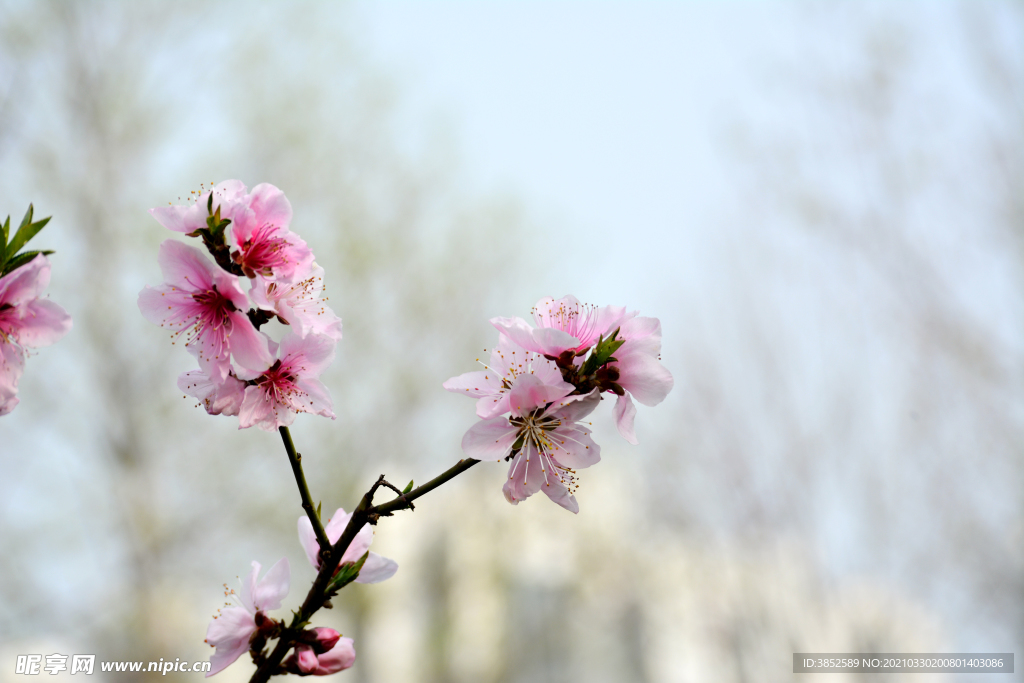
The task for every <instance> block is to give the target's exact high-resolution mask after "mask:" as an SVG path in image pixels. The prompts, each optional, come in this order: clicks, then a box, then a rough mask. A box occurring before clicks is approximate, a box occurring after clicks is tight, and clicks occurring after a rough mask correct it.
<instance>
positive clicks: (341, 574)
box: [327, 550, 370, 593]
mask: <svg viewBox="0 0 1024 683" xmlns="http://www.w3.org/2000/svg"><path fill="white" fill-rule="evenodd" d="M369 556H370V551H369V550H367V551H366V552H365V553H363V556H362V557H360V558H359V559H358V560H356V561H355V562H342V563H341V566H340V567H338V573H337V574H335V575H334V578H332V579H331V582H330V583H329V584H327V591H328V593H330V592H332V591H339V590H341V589H342V588H344V587H345V586H347V585H348V584H350V583H352V582H353V581H355V580H356V578H358V576H359V572H360V570H362V568H363V565H364V564H365V563H366V558H368V557H369Z"/></svg>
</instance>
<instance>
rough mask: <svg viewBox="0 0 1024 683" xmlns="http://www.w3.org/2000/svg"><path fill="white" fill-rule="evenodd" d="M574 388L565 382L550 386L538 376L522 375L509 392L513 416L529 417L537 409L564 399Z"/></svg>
mask: <svg viewBox="0 0 1024 683" xmlns="http://www.w3.org/2000/svg"><path fill="white" fill-rule="evenodd" d="M573 388H574V387H573V386H572V385H571V384H567V383H565V382H561V383H559V384H557V385H550V384H544V383H543V382H542V381H541V380H540V378H539V377H537V376H536V375H520V376H519V377H517V378H516V380H515V382H514V383H513V384H512V391H511V392H509V405H510V406H511V408H512V414H513V415H516V416H517V417H524V416H526V415H529V414H530V413H532V412H533V411H534V410H536V409H537V408H542V407H544V406H546V405H547V404H548V403H551V402H552V401H557V400H558V399H561V398H564V397H565V396H566V394H568V393H569V392H570V391H572V390H573Z"/></svg>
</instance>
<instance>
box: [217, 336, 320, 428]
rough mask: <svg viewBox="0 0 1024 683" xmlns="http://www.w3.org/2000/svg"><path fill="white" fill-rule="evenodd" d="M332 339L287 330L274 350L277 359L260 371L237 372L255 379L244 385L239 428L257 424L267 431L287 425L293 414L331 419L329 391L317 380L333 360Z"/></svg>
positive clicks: (243, 377)
mask: <svg viewBox="0 0 1024 683" xmlns="http://www.w3.org/2000/svg"><path fill="white" fill-rule="evenodd" d="M334 345H335V341H334V340H333V339H331V338H330V337H326V336H324V335H321V334H309V335H308V336H306V337H305V338H302V337H300V336H299V335H297V334H295V333H294V332H288V333H287V334H286V335H285V336H284V338H283V339H282V340H281V345H280V347H278V349H277V353H278V359H277V361H276V362H274V364H273V365H271V366H270V367H269V368H268V369H267V370H265V371H264V372H262V373H260V374H253V375H248V374H245V373H242V372H239V373H237V374H238V376H239V378H240V379H244V380H250V381H253V382H255V384H252V385H250V386H247V387H246V388H245V397H244V398H243V399H242V406H241V408H240V410H239V413H238V418H239V429H245V428H248V427H252V426H253V425H257V426H259V428H260V429H263V430H265V431H268V432H272V431H276V430H277V429H278V428H279V427H284V426H287V425H290V424H291V423H292V422H294V421H295V415H296V413H312V414H314V415H322V416H324V417H329V418H331V419H332V420H333V419H334V413H333V412H332V410H331V407H332V404H331V394H330V392H329V391H328V390H327V387H325V386H324V385H323V383H322V382H321V381H320V380H319V379H317V377H319V375H320V373H321V372H323V370H324V369H325V368H326V367H327V366H328V365H330V364H331V361H332V360H333V359H334Z"/></svg>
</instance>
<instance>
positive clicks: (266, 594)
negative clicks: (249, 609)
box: [252, 557, 291, 611]
mask: <svg viewBox="0 0 1024 683" xmlns="http://www.w3.org/2000/svg"><path fill="white" fill-rule="evenodd" d="M254 564H255V563H254ZM257 567H258V565H257ZM290 582H291V569H290V567H289V566H288V558H287V557H282V558H281V559H280V560H278V561H277V564H275V565H274V566H273V567H271V568H270V569H269V570H268V571H267V574H266V576H264V577H263V579H262V580H261V581H260V582H259V583H258V584H257V585H256V589H255V590H254V591H253V596H252V602H253V604H254V605H255V606H256V609H258V610H264V611H269V610H274V609H278V608H279V607H281V599H282V598H284V597H285V596H286V595H288V587H289V584H290Z"/></svg>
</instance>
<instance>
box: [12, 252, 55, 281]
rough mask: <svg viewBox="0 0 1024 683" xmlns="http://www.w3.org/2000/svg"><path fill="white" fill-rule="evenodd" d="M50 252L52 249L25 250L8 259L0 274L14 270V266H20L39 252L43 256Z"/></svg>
mask: <svg viewBox="0 0 1024 683" xmlns="http://www.w3.org/2000/svg"><path fill="white" fill-rule="evenodd" d="M52 253H53V252H52V251H49V250H47V251H26V252H24V253H23V254H18V255H17V256H15V257H14V258H12V259H11V260H10V261H8V262H7V263H6V264H4V267H3V272H2V273H0V275H7V273H10V272H11V271H12V270H15V269H16V268H21V267H22V266H23V265H25V264H26V263H28V262H29V261H31V260H32V259H34V258H35V257H36V256H39V254H42V255H43V256H49V255H50V254H52Z"/></svg>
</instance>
